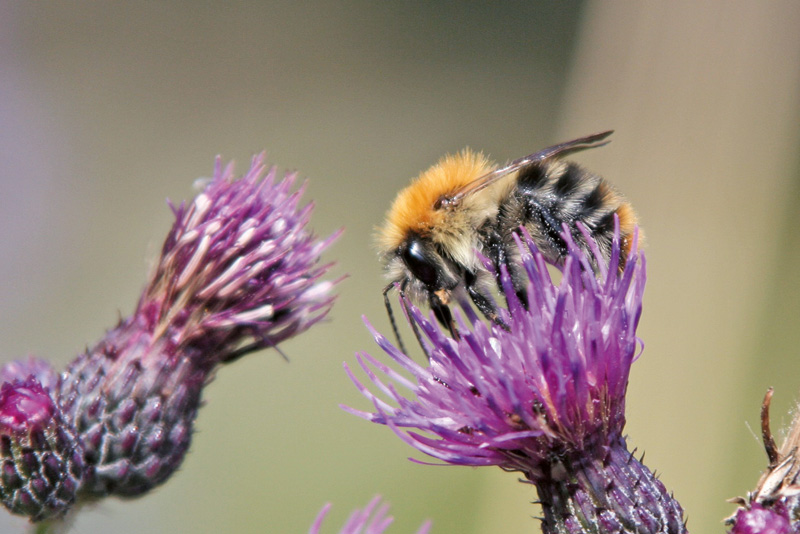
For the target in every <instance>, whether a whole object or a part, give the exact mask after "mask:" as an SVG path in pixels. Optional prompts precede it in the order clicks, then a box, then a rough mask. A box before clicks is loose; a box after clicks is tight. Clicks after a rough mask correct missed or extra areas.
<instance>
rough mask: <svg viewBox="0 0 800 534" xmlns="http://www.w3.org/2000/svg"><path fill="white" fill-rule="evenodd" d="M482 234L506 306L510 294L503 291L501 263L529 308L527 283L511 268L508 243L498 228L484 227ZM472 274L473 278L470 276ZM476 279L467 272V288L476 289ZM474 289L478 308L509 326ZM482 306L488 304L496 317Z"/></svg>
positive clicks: (473, 299) (496, 320)
mask: <svg viewBox="0 0 800 534" xmlns="http://www.w3.org/2000/svg"><path fill="white" fill-rule="evenodd" d="M482 235H483V242H484V244H485V249H486V253H487V256H488V257H489V259H490V260H491V261H492V265H494V277H495V282H497V288H498V289H499V290H500V292H501V293H503V296H504V297H505V299H506V307H508V295H506V294H505V292H504V291H503V281H502V280H501V279H500V266H501V265H505V266H506V269H508V271H509V274H510V275H511V283H512V284H513V285H514V292H515V293H516V294H517V298H518V299H519V301H520V302H521V303H522V306H523V307H525V309H527V308H528V295H527V292H526V290H525V284H524V283H520V281H519V280H518V278H519V277H518V276H517V275H516V273H515V272H514V269H512V268H511V265H510V264H509V262H508V252H507V251H506V245H505V243H504V242H503V238H502V237H500V234H499V233H498V232H497V230H495V229H494V228H492V227H487V228H484V229H483V231H482ZM470 276H471V278H470ZM474 280H475V275H474V274H471V273H467V290H468V291H470V289H472V290H473V291H474V288H472V285H473V283H474ZM473 291H470V297H472V302H474V303H475V305H476V306H478V308H479V309H480V310H481V311H482V312H483V314H484V315H485V316H486V317H487V318H489V319H491V321H492V322H494V323H495V324H497V325H501V326H503V327H504V328H507V327H506V326H505V325H502V324H501V321H499V320H498V319H497V313H496V310H495V309H494V306H492V305H491V303H489V302H488V299H487V298H486V297H485V296H484V295H481V294H479V293H477V291H475V292H474V294H473ZM479 301H481V302H485V303H486V304H483V303H482V304H479V303H478V302H479ZM481 306H488V307H487V309H488V310H491V311H492V312H495V313H494V318H493V317H491V316H490V315H489V313H488V312H487V311H485V310H484V308H482V307H481Z"/></svg>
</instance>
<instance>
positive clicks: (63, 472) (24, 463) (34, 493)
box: [0, 365, 84, 521]
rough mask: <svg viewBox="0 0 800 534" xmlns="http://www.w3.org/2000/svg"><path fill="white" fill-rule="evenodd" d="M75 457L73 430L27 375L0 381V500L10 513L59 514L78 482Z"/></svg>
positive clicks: (37, 517) (79, 475)
mask: <svg viewBox="0 0 800 534" xmlns="http://www.w3.org/2000/svg"><path fill="white" fill-rule="evenodd" d="M20 367H24V365H23V366H20ZM7 370H8V369H4V371H7ZM81 453H82V450H81V448H80V444H79V440H78V439H77V437H76V435H75V431H74V429H73V428H72V426H71V425H69V424H68V423H67V421H65V419H64V417H63V414H62V413H61V409H60V408H59V406H58V405H57V404H56V402H55V401H54V400H53V398H52V397H51V395H50V392H49V390H48V388H46V387H44V386H43V385H42V384H41V383H40V382H39V381H38V380H37V379H36V378H35V377H34V375H33V374H31V375H29V376H28V378H26V379H15V380H13V381H11V382H5V383H3V385H2V387H0V457H1V460H0V461H2V473H0V499H1V500H2V502H3V504H4V505H5V506H6V507H7V508H8V509H9V510H10V511H11V512H12V513H15V514H20V515H24V516H27V517H29V518H30V519H31V520H32V521H40V520H43V519H48V518H52V517H58V516H61V515H63V514H64V513H65V512H66V511H67V510H68V509H69V507H70V506H71V505H72V504H73V503H74V501H75V498H76V492H77V490H78V488H79V486H80V483H81V481H82V477H83V473H84V464H83V459H82V454H81Z"/></svg>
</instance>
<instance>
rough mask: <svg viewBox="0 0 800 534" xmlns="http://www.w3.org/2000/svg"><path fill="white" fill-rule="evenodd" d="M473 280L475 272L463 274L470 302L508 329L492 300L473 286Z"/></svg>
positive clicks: (484, 314) (494, 321)
mask: <svg viewBox="0 0 800 534" xmlns="http://www.w3.org/2000/svg"><path fill="white" fill-rule="evenodd" d="M475 281H476V279H475V274H474V273H469V272H468V273H467V274H466V276H465V282H466V283H465V285H466V287H467V294H468V295H469V298H471V299H472V302H473V303H474V304H475V306H476V307H477V308H478V309H479V310H480V312H481V313H482V314H483V316H484V317H486V318H487V319H489V320H490V321H492V322H493V323H494V324H496V325H497V326H499V327H501V328H503V329H504V330H508V329H509V328H508V325H507V324H506V323H505V322H504V321H503V320H502V319H501V318H500V315H499V314H498V313H497V308H496V307H495V305H494V303H493V302H492V300H491V299H490V298H489V297H487V296H486V295H484V294H483V293H481V292H480V291H478V288H476V287H475Z"/></svg>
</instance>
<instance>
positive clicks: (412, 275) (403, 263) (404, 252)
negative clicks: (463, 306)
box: [385, 233, 463, 303]
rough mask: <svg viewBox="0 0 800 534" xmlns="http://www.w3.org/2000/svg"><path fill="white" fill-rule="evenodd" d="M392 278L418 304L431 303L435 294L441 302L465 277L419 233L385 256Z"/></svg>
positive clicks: (412, 234)
mask: <svg viewBox="0 0 800 534" xmlns="http://www.w3.org/2000/svg"><path fill="white" fill-rule="evenodd" d="M385 259H386V270H387V272H388V274H389V277H390V278H391V279H392V280H394V281H395V282H398V283H400V285H401V287H402V289H403V291H404V292H405V293H406V294H407V295H409V296H410V297H411V299H412V300H414V301H415V302H417V303H428V301H429V300H430V297H431V295H432V294H437V295H439V297H440V299H441V300H442V301H447V300H449V292H450V290H452V289H454V288H455V287H456V286H458V284H459V282H460V281H461V279H462V278H463V275H461V273H460V270H459V269H458V266H457V265H456V264H455V263H454V262H453V261H452V260H449V259H448V258H446V257H445V256H444V255H442V253H441V252H440V251H439V250H438V248H437V247H436V245H435V244H434V243H433V242H432V241H431V240H430V239H426V238H425V237H424V236H421V235H419V234H417V233H410V234H409V235H408V236H406V239H404V240H403V242H402V243H401V244H400V245H399V246H398V247H397V248H396V249H394V250H393V251H392V253H391V254H388V255H387V256H386V258H385Z"/></svg>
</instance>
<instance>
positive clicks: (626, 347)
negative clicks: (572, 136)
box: [348, 231, 685, 533]
mask: <svg viewBox="0 0 800 534" xmlns="http://www.w3.org/2000/svg"><path fill="white" fill-rule="evenodd" d="M616 235H617V237H616V239H615V240H614V244H613V250H612V254H611V262H610V265H612V266H613V267H611V268H609V267H608V265H607V264H606V263H605V261H604V260H602V255H601V254H600V252H599V251H598V250H597V247H596V246H595V245H594V242H593V241H592V240H591V238H590V236H588V235H586V236H584V237H586V240H587V243H589V246H590V247H593V248H594V253H593V254H592V255H590V254H589V253H587V252H586V251H585V250H583V249H581V248H579V247H577V246H576V245H575V243H574V242H573V241H572V239H571V238H570V236H569V235H568V234H565V235H564V238H565V240H566V242H567V243H568V244H569V247H570V251H569V254H568V257H567V258H566V261H565V262H564V265H563V267H562V269H561V280H560V282H558V283H555V282H554V281H553V280H551V277H550V274H549V272H548V269H547V265H546V264H545V261H544V259H543V257H542V255H541V254H540V253H539V252H538V251H537V250H536V249H535V247H533V245H532V243H531V242H530V241H528V242H527V246H521V247H520V250H521V252H522V260H521V261H522V264H523V266H524V268H525V271H526V272H527V275H528V279H529V283H528V286H527V295H526V299H525V300H526V302H525V303H523V302H521V301H520V299H518V298H517V297H516V295H515V291H514V288H513V286H512V284H511V281H510V279H509V277H508V275H507V273H506V272H505V271H504V272H503V273H502V276H501V280H502V285H503V289H504V293H505V295H506V296H507V301H508V310H507V314H506V316H505V317H504V318H503V319H504V322H505V323H506V324H507V325H508V327H509V328H508V330H505V329H504V328H502V327H500V326H497V325H488V324H486V323H484V322H482V321H480V320H479V319H478V318H477V317H476V316H475V314H474V312H473V311H472V310H471V309H470V308H469V307H468V306H463V307H462V310H463V314H462V315H461V316H459V318H458V321H459V329H460V331H461V336H460V337H461V339H460V340H458V341H457V340H454V339H453V338H451V337H450V336H448V335H447V333H446V332H444V331H443V330H442V328H441V327H440V326H438V324H437V323H436V322H435V321H432V320H427V319H426V318H425V317H424V316H423V315H422V314H421V313H420V312H419V311H418V310H416V309H414V308H413V307H411V311H410V315H411V318H412V320H414V321H416V322H417V323H418V324H419V326H420V329H421V331H422V332H423V333H424V337H425V341H424V343H425V345H426V347H425V351H426V352H427V353H428V355H429V357H430V361H429V365H428V366H427V367H425V366H422V365H419V364H417V363H416V362H414V361H413V360H412V359H411V358H409V357H408V356H407V355H405V354H402V353H401V352H400V351H398V350H397V349H396V348H395V347H393V346H392V345H391V344H390V343H389V341H388V340H387V339H386V338H384V337H383V336H382V335H381V334H379V333H377V332H375V331H374V330H373V333H374V335H375V339H376V341H377V342H378V344H379V345H380V346H381V348H382V349H383V350H384V351H386V353H387V354H388V355H389V356H390V357H391V358H392V359H393V360H395V362H396V363H397V364H398V365H400V366H401V367H402V368H403V369H405V370H406V371H407V372H409V373H411V375H412V376H413V378H412V379H411V380H409V379H407V378H405V376H404V375H402V374H400V373H399V372H397V371H395V370H394V369H392V368H390V367H388V366H385V365H383V364H382V363H380V362H379V361H378V360H376V359H375V358H373V357H371V356H369V355H367V354H361V355H358V361H359V363H360V364H361V366H362V368H363V369H364V371H365V372H366V374H367V376H368V377H369V378H370V380H371V381H372V382H373V383H374V384H375V386H376V387H377V389H378V390H379V391H380V392H382V395H378V394H376V393H373V392H372V391H371V390H370V389H369V388H367V387H365V386H364V385H362V384H361V383H360V382H359V381H358V380H357V379H356V378H355V377H354V376H353V375H352V373H350V371H349V369H348V373H350V374H351V378H353V380H354V381H355V383H356V384H357V386H358V387H359V389H360V390H361V392H362V393H363V394H364V395H365V396H366V397H367V398H368V399H369V400H370V401H371V402H372V403H373V406H374V407H375V411H374V412H360V411H357V410H353V409H349V408H348V410H349V411H351V412H353V413H356V414H357V415H360V416H361V417H364V418H366V419H369V420H371V421H373V422H376V423H381V424H385V425H388V426H390V427H391V428H392V429H393V430H394V431H395V432H396V433H397V435H398V436H399V437H401V439H403V440H404V441H406V442H407V443H409V444H410V445H412V446H413V447H415V448H417V449H419V450H420V451H422V452H424V453H426V454H428V455H430V456H433V457H435V458H438V459H440V460H442V461H445V462H447V463H450V464H456V465H473V466H476V465H497V466H499V467H501V468H503V469H506V470H514V471H521V472H522V473H524V475H525V477H526V478H527V479H528V480H530V481H531V482H532V483H533V484H535V485H536V487H537V489H538V491H539V497H540V500H541V501H542V505H543V509H544V513H545V518H544V522H543V530H544V531H545V532H564V533H577V532H641V533H646V532H685V527H684V523H683V519H682V511H681V509H680V506H679V505H678V503H677V502H675V501H674V500H673V499H672V498H671V496H670V495H668V493H667V492H666V489H665V488H664V486H663V485H662V484H661V483H660V482H659V481H658V480H657V479H655V477H654V476H653V475H652V473H651V472H650V471H649V470H648V469H647V468H646V467H645V466H643V465H642V464H641V463H639V462H638V461H636V460H635V459H634V458H633V456H632V454H631V453H630V452H628V451H627V446H626V443H625V439H624V437H623V435H622V430H623V427H624V424H625V392H626V389H627V383H628V376H629V372H630V366H631V364H632V363H633V361H634V360H635V359H636V357H637V350H638V349H637V347H638V346H639V343H638V338H637V337H636V327H637V325H638V322H639V318H640V316H641V311H642V295H643V293H644V283H645V262H644V258H643V257H642V256H641V255H640V254H638V253H637V252H636V251H633V252H632V253H631V255H630V256H629V257H628V258H627V261H626V263H625V266H624V268H623V269H622V270H621V271H620V270H618V269H617V268H616V265H617V264H618V262H619V257H620V244H619V232H618V231H617V234H616ZM634 242H636V239H634ZM592 265H599V267H598V271H599V272H597V273H596V272H595V270H594V269H593V267H592ZM374 369H377V371H378V372H377V373H376V372H375V371H374ZM383 377H385V378H383ZM386 379H388V380H389V381H390V382H393V384H392V383H389V382H387V380H386ZM397 386H400V387H403V388H405V389H408V390H410V392H411V393H412V398H408V395H407V394H401V393H400V392H399V391H398V390H397V389H396V387H397ZM409 429H411V430H409ZM413 429H416V430H418V431H422V433H420V432H417V431H415V430H413Z"/></svg>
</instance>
